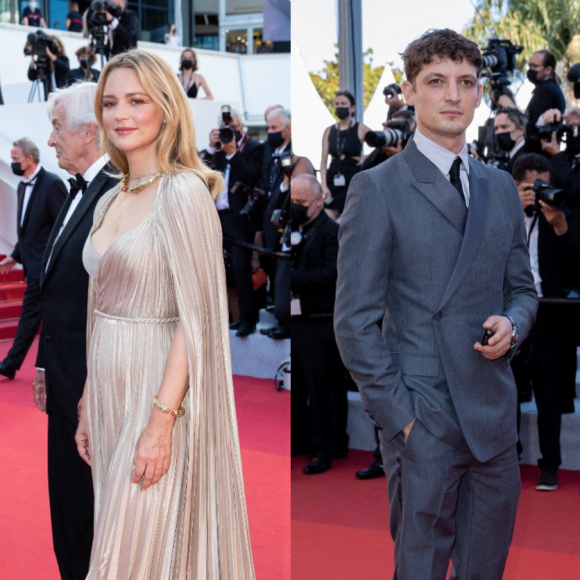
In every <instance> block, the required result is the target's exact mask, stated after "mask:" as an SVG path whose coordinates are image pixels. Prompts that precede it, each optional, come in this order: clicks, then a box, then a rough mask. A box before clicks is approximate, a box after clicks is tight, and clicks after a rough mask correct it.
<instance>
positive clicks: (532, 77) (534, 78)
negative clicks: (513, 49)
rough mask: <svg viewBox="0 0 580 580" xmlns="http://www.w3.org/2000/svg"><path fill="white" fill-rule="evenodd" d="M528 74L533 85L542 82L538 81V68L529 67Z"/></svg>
mask: <svg viewBox="0 0 580 580" xmlns="http://www.w3.org/2000/svg"><path fill="white" fill-rule="evenodd" d="M526 76H527V77H528V80H529V81H530V82H531V83H532V84H533V85H537V84H538V83H539V82H540V81H538V71H537V70H532V69H528V72H527V73H526Z"/></svg>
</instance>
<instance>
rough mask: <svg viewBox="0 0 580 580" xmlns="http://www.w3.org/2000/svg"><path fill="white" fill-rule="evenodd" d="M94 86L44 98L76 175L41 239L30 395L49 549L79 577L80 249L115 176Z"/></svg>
mask: <svg viewBox="0 0 580 580" xmlns="http://www.w3.org/2000/svg"><path fill="white" fill-rule="evenodd" d="M96 90H97V86H96V84H95V83H91V82H85V83H77V84H75V85H73V86H71V87H69V88H67V89H63V90H60V91H56V92H55V93H52V94H51V95H50V98H49V100H48V113H49V117H50V120H51V122H52V126H53V131H52V133H51V135H50V137H49V140H48V145H49V146H51V147H54V148H55V149H56V155H57V158H58V165H59V167H61V168H62V169H65V170H66V171H68V172H69V173H70V174H71V175H76V179H71V180H69V181H71V182H72V183H71V191H70V194H69V196H68V197H67V199H66V202H65V204H64V207H63V208H62V211H61V212H60V214H59V216H58V219H57V220H56V223H55V226H54V229H53V230H52V233H51V235H50V239H49V240H48V244H47V245H46V251H45V252H44V257H43V260H42V268H41V273H40V285H41V294H42V332H41V335H40V342H39V346H38V357H37V360H36V366H37V368H38V369H39V370H38V372H37V375H36V378H35V380H34V383H33V392H34V401H35V403H36V406H37V407H38V408H39V409H40V411H43V412H46V413H48V489H49V497H50V515H51V521H52V535H53V544H54V553H55V555H56V559H57V562H58V566H59V569H60V574H61V578H62V579H63V580H84V579H85V578H86V575H87V573H88V570H89V560H90V555H91V545H92V539H93V510H94V506H93V503H94V500H93V483H92V478H91V469H90V467H89V466H88V465H87V464H86V463H85V462H84V461H83V460H82V459H81V458H80V456H79V454H78V451H77V447H76V443H75V439H74V436H75V431H76V428H77V425H78V418H77V405H78V402H79V400H80V399H81V397H82V394H83V388H84V385H85V380H86V376H87V362H86V329H87V297H88V284H89V276H88V274H87V272H86V270H85V268H84V266H83V263H82V252H83V247H84V244H85V242H86V239H87V236H88V234H89V230H90V228H91V226H92V225H93V215H94V212H95V206H96V204H97V202H98V201H99V199H100V198H101V196H102V195H103V194H104V193H106V192H107V191H109V190H110V189H111V188H113V187H115V185H117V184H118V183H119V181H118V179H115V178H114V177H111V176H110V175H109V174H111V173H113V172H114V168H113V167H112V166H111V165H109V164H108V163H107V161H108V156H107V155H104V154H103V151H102V150H101V146H100V136H99V130H98V127H97V122H96V118H95V112H94V102H95V94H96Z"/></svg>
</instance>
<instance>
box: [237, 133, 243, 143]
mask: <svg viewBox="0 0 580 580" xmlns="http://www.w3.org/2000/svg"><path fill="white" fill-rule="evenodd" d="M243 136H244V135H243V133H242V132H241V131H236V143H239V142H240V141H241V140H242V138H243Z"/></svg>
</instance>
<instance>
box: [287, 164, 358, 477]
mask: <svg viewBox="0 0 580 580" xmlns="http://www.w3.org/2000/svg"><path fill="white" fill-rule="evenodd" d="M291 199H292V206H291V207H292V229H293V233H292V238H293V244H292V261H293V270H292V277H291V286H292V293H293V295H294V296H295V298H294V300H295V301H296V304H297V305H298V304H299V313H300V315H301V316H297V317H295V318H293V319H292V373H293V385H292V387H293V389H292V435H293V443H294V445H293V447H294V448H295V450H296V447H297V444H298V443H299V441H300V439H307V440H308V454H309V458H310V462H309V464H308V465H307V466H306V467H304V469H303V472H304V473H305V474H308V475H315V474H318V473H323V472H324V471H326V470H327V469H328V468H329V467H330V465H331V462H332V460H333V459H334V458H336V457H346V455H347V453H348V435H347V434H346V418H347V409H348V400H347V393H346V388H345V383H344V380H343V373H344V365H343V364H342V360H341V358H340V354H339V352H338V347H337V346H336V340H335V338H334V330H333V327H332V316H327V317H321V316H318V317H312V316H311V315H317V314H318V315H321V314H328V315H331V314H332V312H333V310H334V301H335V294H336V279H337V267H336V260H337V255H338V224H337V223H336V222H334V221H333V220H332V219H330V218H329V217H328V215H326V213H325V212H324V211H323V208H324V197H323V194H322V188H321V186H320V184H319V183H318V181H317V180H316V178H315V177H314V176H312V175H300V176H298V177H295V178H293V179H292V193H291ZM294 312H295V314H298V306H297V307H296V309H295V311H294ZM294 387H295V388H294ZM307 399H308V400H309V401H310V418H309V420H308V419H307V412H306V401H307ZM306 425H308V427H309V428H308V433H307V434H306V433H304V434H303V431H305V427H306ZM300 443H301V442H300ZM299 446H300V447H302V445H300V444H299Z"/></svg>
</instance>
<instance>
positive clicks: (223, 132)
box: [219, 105, 236, 143]
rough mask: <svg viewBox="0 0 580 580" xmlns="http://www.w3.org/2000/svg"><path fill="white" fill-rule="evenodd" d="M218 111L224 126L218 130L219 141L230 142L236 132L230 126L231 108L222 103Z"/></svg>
mask: <svg viewBox="0 0 580 580" xmlns="http://www.w3.org/2000/svg"><path fill="white" fill-rule="evenodd" d="M220 111H221V114H222V121H223V122H224V126H223V127H222V128H221V129H220V130H219V136H220V141H221V142H222V143H231V142H232V141H233V140H234V137H235V136H236V132H235V131H234V130H233V129H232V127H230V124H231V122H232V108H231V107H230V106H229V105H224V106H223V107H221V109H220Z"/></svg>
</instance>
